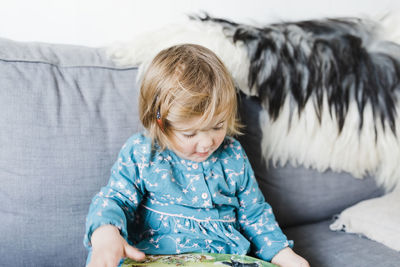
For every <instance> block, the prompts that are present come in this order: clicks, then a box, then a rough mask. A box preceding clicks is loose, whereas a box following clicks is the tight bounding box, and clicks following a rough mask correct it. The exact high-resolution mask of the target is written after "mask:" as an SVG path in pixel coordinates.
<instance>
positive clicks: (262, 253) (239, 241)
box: [85, 44, 308, 266]
mask: <svg viewBox="0 0 400 267" xmlns="http://www.w3.org/2000/svg"><path fill="white" fill-rule="evenodd" d="M236 101H237V99H236V92H235V87H234V84H233V82H232V79H231V77H230V75H229V73H228V71H227V70H226V68H225V66H224V65H223V63H222V62H221V61H220V60H219V59H218V58H217V56H216V55H215V54H214V53H213V52H211V51H210V50H209V49H206V48H204V47H201V46H198V45H190V44H187V45H178V46H174V47H171V48H169V49H166V50H163V51H161V52H160V53H159V54H158V55H157V56H156V57H155V58H154V60H153V61H152V63H151V65H150V67H149V68H148V70H147V72H146V73H145V75H144V78H143V81H142V85H141V91H140V102H139V106H140V107H139V109H140V119H141V121H142V123H143V125H144V127H145V128H146V130H147V132H146V134H135V135H133V136H132V137H131V138H130V139H128V141H127V142H126V143H125V145H124V146H123V147H122V149H121V151H120V153H119V156H118V160H117V161H116V162H115V164H114V166H113V167H112V171H111V178H110V180H109V183H108V185H107V186H106V187H103V188H102V190H101V191H100V192H99V193H98V194H97V195H96V196H95V197H94V198H93V201H92V204H91V206H90V210H89V214H88V216H87V224H86V235H85V245H86V246H87V247H88V248H89V250H90V253H89V257H88V264H89V266H117V265H118V264H119V263H120V260H121V259H122V258H124V257H129V258H132V259H134V260H143V259H144V258H145V253H146V254H177V253H185V252H210V253H227V254H246V253H248V252H249V251H250V249H252V251H253V252H254V253H255V255H256V256H258V257H260V258H261V259H264V260H267V261H272V262H273V263H275V264H278V265H281V266H308V263H307V261H305V260H304V259H303V258H302V257H300V256H298V255H297V254H296V253H294V252H293V251H292V250H291V248H290V247H291V246H292V242H291V241H288V240H287V238H286V236H285V235H284V234H283V233H282V231H281V229H280V228H279V226H278V224H277V223H276V221H275V218H274V215H273V213H272V209H271V207H270V205H269V204H267V203H266V202H265V201H264V197H263V195H262V193H261V191H260V190H259V188H258V185H257V182H256V180H255V177H254V174H253V170H252V168H251V166H250V163H249V161H248V159H247V157H246V154H245V152H244V151H243V148H242V147H241V145H240V144H239V143H238V142H237V141H236V140H235V139H233V138H232V137H228V136H229V135H234V134H238V133H239V123H238V120H237V117H236ZM227 135H228V136H227ZM89 262H90V263H89Z"/></svg>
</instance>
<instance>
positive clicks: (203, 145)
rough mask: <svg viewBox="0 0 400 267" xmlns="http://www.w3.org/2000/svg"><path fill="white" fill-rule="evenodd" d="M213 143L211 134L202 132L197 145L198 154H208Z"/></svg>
mask: <svg viewBox="0 0 400 267" xmlns="http://www.w3.org/2000/svg"><path fill="white" fill-rule="evenodd" d="M213 143H214V138H213V136H212V134H210V133H207V132H203V133H202V134H201V136H200V140H199V143H198V146H199V150H200V151H198V152H208V150H210V148H211V147H212V145H213Z"/></svg>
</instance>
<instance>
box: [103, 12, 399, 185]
mask: <svg viewBox="0 0 400 267" xmlns="http://www.w3.org/2000/svg"><path fill="white" fill-rule="evenodd" d="M397 25H399V29H397V30H392V31H388V30H387V28H385V27H382V25H381V24H379V23H377V22H373V21H370V20H366V19H360V18H341V19H320V20H309V21H299V22H282V23H276V24H270V25H266V26H263V27H256V26H252V25H244V24H238V23H235V22H232V21H228V20H224V19H218V18H212V17H210V16H208V15H204V16H195V17H194V16H193V17H191V20H190V21H188V22H187V23H182V24H176V25H169V26H168V27H166V28H164V29H160V30H159V31H155V32H151V33H148V34H144V35H142V36H140V37H136V39H135V40H134V41H133V42H132V43H129V44H121V45H117V46H113V47H112V48H111V49H110V50H109V54H110V56H111V57H112V58H113V59H114V60H116V61H117V62H118V63H119V64H122V65H132V64H133V65H135V64H141V69H144V68H146V66H147V64H148V63H149V62H150V61H151V59H152V58H153V56H154V55H155V54H157V53H158V52H159V51H160V50H161V49H164V48H166V47H169V46H171V45H175V44H178V43H197V44H201V45H204V46H206V47H208V48H210V49H212V50H213V51H214V52H216V54H217V55H218V56H219V57H220V58H221V59H222V60H223V61H224V63H225V64H226V65H227V67H228V69H229V70H230V71H231V73H232V76H233V77H234V79H235V81H236V83H237V85H238V87H239V88H240V89H241V90H242V91H243V92H244V93H245V94H247V95H253V96H257V97H259V98H260V100H261V102H262V104H263V108H264V111H263V112H262V113H263V114H262V115H261V116H260V118H261V119H260V124H261V128H262V130H263V140H262V151H263V153H264V158H265V160H266V161H267V162H269V161H272V162H273V163H274V164H280V165H284V164H286V163H287V162H290V163H291V164H293V165H295V166H296V165H303V166H305V167H310V168H314V169H317V170H320V171H324V170H326V169H328V168H330V169H332V170H334V171H346V172H349V173H351V174H353V176H355V177H358V178H362V177H363V176H364V175H366V174H367V173H369V174H372V175H374V176H375V177H376V180H377V182H378V184H381V185H383V186H384V187H385V188H387V189H391V188H393V187H395V186H396V185H397V183H398V182H399V181H400V118H399V115H398V109H399V107H400V106H399V105H400V103H399V94H400V45H399V44H398V43H399V40H400V38H398V37H399V35H396V34H398V33H399V32H400V24H397ZM397 25H394V26H397Z"/></svg>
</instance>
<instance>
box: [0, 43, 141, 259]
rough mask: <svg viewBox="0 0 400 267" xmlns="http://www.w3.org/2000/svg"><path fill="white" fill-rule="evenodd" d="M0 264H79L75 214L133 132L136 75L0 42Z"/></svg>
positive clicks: (97, 52)
mask: <svg viewBox="0 0 400 267" xmlns="http://www.w3.org/2000/svg"><path fill="white" fill-rule="evenodd" d="M0 51H1V54H0V81H1V83H0V125H1V131H0V184H1V187H0V221H1V223H0V236H1V238H0V259H1V260H0V266H66V265H68V264H70V265H71V266H83V265H84V263H85V258H86V250H85V249H84V247H83V243H82V241H83V236H84V231H85V217H86V214H87V211H88V207H89V204H90V200H91V198H92V197H93V196H94V194H95V193H96V192H97V191H98V190H99V188H100V187H101V186H103V185H105V184H106V182H107V180H108V178H109V173H110V168H111V165H112V163H113V162H114V160H115V158H116V156H117V153H118V151H119V149H120V147H121V146H122V144H123V143H124V142H125V141H126V139H127V138H128V137H129V136H130V135H131V134H132V133H133V132H136V131H137V130H138V129H139V128H140V125H139V122H138V115H137V86H136V82H135V79H136V73H137V70H136V68H127V69H118V68H116V67H115V66H113V65H112V64H111V63H110V62H109V61H107V60H106V59H105V56H104V54H103V52H102V50H101V49H90V48H84V47H74V46H62V45H46V44H35V43H19V42H12V41H8V40H0Z"/></svg>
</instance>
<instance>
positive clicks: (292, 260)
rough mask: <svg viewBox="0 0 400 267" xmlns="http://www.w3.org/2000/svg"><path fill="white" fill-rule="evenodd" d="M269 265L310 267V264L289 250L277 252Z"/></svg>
mask: <svg viewBox="0 0 400 267" xmlns="http://www.w3.org/2000/svg"><path fill="white" fill-rule="evenodd" d="M271 263H273V264H275V265H278V266H281V267H310V264H309V263H308V262H307V261H306V260H305V259H304V258H303V257H301V256H299V255H297V254H296V253H295V252H294V251H293V250H292V249H291V248H289V247H288V248H284V249H282V250H281V251H279V252H278V254H276V255H275V256H274V257H273V258H272V261H271Z"/></svg>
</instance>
